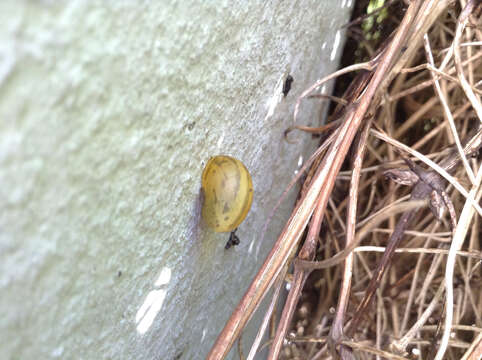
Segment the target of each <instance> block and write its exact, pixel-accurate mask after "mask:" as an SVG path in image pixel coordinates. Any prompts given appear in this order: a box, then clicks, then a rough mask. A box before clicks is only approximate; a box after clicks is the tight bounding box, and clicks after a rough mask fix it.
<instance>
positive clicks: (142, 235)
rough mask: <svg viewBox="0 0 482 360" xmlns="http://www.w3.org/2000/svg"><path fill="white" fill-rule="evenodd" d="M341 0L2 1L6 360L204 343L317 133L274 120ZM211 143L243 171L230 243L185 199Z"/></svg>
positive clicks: (131, 355) (242, 285)
mask: <svg viewBox="0 0 482 360" xmlns="http://www.w3.org/2000/svg"><path fill="white" fill-rule="evenodd" d="M351 3H352V1H351V0H346V1H345V0H343V1H338V0H335V1H319V0H311V1H310V0H299V1H282V0H278V1H270V2H265V1H251V2H247V1H241V0H239V1H209V2H195V1H157V2H155V1H143V2H140V1H93V0H92V1H85V0H76V1H74V0H72V1H47V0H45V1H2V2H0V358H1V359H6V360H10V359H12V360H13V359H22V360H24V359H49V358H61V359H154V358H157V359H202V358H203V357H204V356H205V355H206V353H207V351H208V350H209V348H210V346H211V345H212V343H213V341H214V339H215V337H216V335H217V333H218V332H219V331H220V330H221V328H222V326H223V325H224V322H225V321H226V319H227V318H228V316H229V314H230V312H231V311H232V309H233V307H234V305H235V304H236V303H237V302H238V300H239V298H240V297H241V296H242V294H243V292H244V290H245V289H246V286H247V284H248V283H249V281H250V279H251V277H252V276H253V274H254V273H255V272H256V271H257V269H258V267H259V265H260V264H261V262H262V260H263V259H264V256H265V255H266V254H267V252H268V250H269V248H270V246H271V244H272V242H273V240H274V239H275V238H276V236H277V234H278V232H279V231H280V226H281V224H282V221H283V220H285V219H286V217H287V214H288V209H289V207H290V206H291V205H292V203H293V199H294V198H293V195H294V194H292V196H291V198H290V199H289V200H288V201H287V202H286V203H285V205H284V207H283V209H282V211H280V212H279V213H278V215H277V216H276V217H275V219H274V221H273V224H272V226H271V227H270V231H269V233H268V235H267V236H266V239H265V240H264V242H263V243H260V242H259V241H257V240H259V235H260V229H261V228H262V226H263V224H264V222H265V221H266V218H267V214H268V213H269V211H270V210H271V209H272V207H273V205H274V203H275V202H276V200H277V199H278V198H279V196H280V194H281V193H282V191H283V189H284V188H285V186H286V184H287V183H288V182H289V180H290V179H291V178H292V176H293V174H294V171H295V170H296V168H297V163H298V159H299V157H300V155H304V156H306V154H308V153H309V150H310V149H313V146H314V145H315V143H316V140H312V139H311V137H310V136H309V135H305V134H300V133H298V134H294V137H293V138H295V139H297V140H298V141H297V143H295V144H288V143H287V142H285V141H284V140H283V132H284V130H285V129H286V128H287V127H288V126H289V125H290V124H291V123H292V118H291V114H292V110H293V104H294V100H295V98H296V96H297V95H299V94H300V93H301V91H302V90H303V89H304V88H306V87H307V86H308V85H309V84H311V83H312V82H313V81H315V80H316V79H317V78H319V77H321V76H323V75H325V74H327V73H329V72H331V71H333V70H334V69H335V68H336V66H337V62H338V59H339V54H340V51H341V49H342V45H343V44H342V43H343V35H344V34H343V32H342V31H339V30H338V29H339V27H340V25H342V24H343V23H345V22H346V20H347V18H348V16H349V12H350V8H351ZM288 72H290V73H291V74H292V75H293V77H294V79H295V81H294V83H293V88H292V91H291V92H290V94H289V95H288V97H287V98H286V99H283V98H282V97H281V96H280V91H281V88H280V86H281V82H282V79H283V78H284V77H285V76H286V74H287V73H288ZM325 91H326V92H328V91H329V87H328V88H326V89H325ZM319 111H320V107H319V106H318V105H316V104H315V102H310V101H307V102H305V103H304V106H303V108H302V112H301V116H300V122H301V123H303V124H316V122H317V121H318V117H319ZM220 153H223V154H230V155H234V156H237V157H238V158H240V159H241V160H242V161H243V162H244V163H245V164H246V165H247V167H248V168H249V169H250V171H251V173H252V175H253V181H254V186H255V197H254V203H253V207H252V210H251V212H250V213H249V215H248V218H247V220H246V221H245V222H244V223H243V224H242V225H241V227H240V230H239V236H240V238H241V241H242V243H241V245H240V246H238V247H237V248H235V249H230V250H229V251H225V250H224V244H225V242H226V240H227V234H214V233H213V232H211V231H210V230H209V229H206V228H204V226H203V225H202V224H199V223H198V221H199V209H198V205H197V202H196V201H197V198H198V194H199V188H200V176H201V171H202V167H203V164H205V162H206V161H207V159H208V158H209V157H210V156H212V155H216V154H220ZM255 320H256V318H255ZM255 325H256V324H254V325H253V326H252V328H254V327H255ZM251 337H252V333H250V334H247V335H246V337H245V339H246V340H249V339H250V338H251Z"/></svg>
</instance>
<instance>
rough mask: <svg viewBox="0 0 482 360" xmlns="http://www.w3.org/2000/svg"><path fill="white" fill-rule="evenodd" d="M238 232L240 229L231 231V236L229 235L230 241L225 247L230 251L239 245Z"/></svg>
mask: <svg viewBox="0 0 482 360" xmlns="http://www.w3.org/2000/svg"><path fill="white" fill-rule="evenodd" d="M236 230H238V229H234V230H233V231H231V234H229V240H228V242H227V243H226V246H225V247H224V248H225V249H226V250H228V249H229V248H230V247H231V246H236V245H239V238H238V236H237V235H236Z"/></svg>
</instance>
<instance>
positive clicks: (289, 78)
mask: <svg viewBox="0 0 482 360" xmlns="http://www.w3.org/2000/svg"><path fill="white" fill-rule="evenodd" d="M292 82H293V76H291V75H288V76H287V77H286V79H285V83H284V84H283V95H284V97H286V95H288V93H289V92H290V90H291V83H292Z"/></svg>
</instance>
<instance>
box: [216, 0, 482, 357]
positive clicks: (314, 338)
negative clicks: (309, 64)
mask: <svg viewBox="0 0 482 360" xmlns="http://www.w3.org/2000/svg"><path fill="white" fill-rule="evenodd" d="M389 3H390V4H393V3H396V2H395V1H390V2H389ZM403 3H404V4H407V8H406V9H404V10H405V11H404V14H403V18H402V19H401V21H400V22H399V23H397V22H398V21H399V20H397V18H396V17H395V16H392V17H390V19H391V21H392V22H393V23H394V25H396V26H395V28H396V29H395V30H394V31H393V33H392V34H391V35H390V36H387V37H386V39H385V41H384V42H382V43H381V44H380V45H379V46H378V49H379V50H378V51H375V50H372V48H373V47H372V46H370V44H368V43H364V42H363V41H362V43H363V44H364V45H365V48H366V49H367V50H368V53H369V55H370V60H369V61H367V62H363V63H359V64H355V65H351V66H349V67H346V68H344V69H342V70H340V71H339V72H337V73H335V74H332V75H330V76H328V77H326V78H323V79H320V80H319V81H317V82H316V83H315V84H313V86H311V87H310V88H309V89H307V90H306V91H305V92H304V93H303V94H302V95H301V96H300V98H299V99H298V101H297V104H296V106H295V111H294V116H295V119H296V116H297V114H298V110H299V108H300V106H302V102H303V101H320V99H324V97H323V96H318V94H317V93H316V91H317V89H318V88H319V87H320V86H321V85H322V84H323V83H324V82H326V81H328V80H330V79H333V78H336V77H338V76H340V75H342V74H344V73H348V72H352V71H357V76H355V77H354V79H353V80H352V82H351V83H350V85H349V86H348V87H347V89H346V91H345V92H344V94H343V96H341V97H342V100H338V101H337V102H338V105H337V106H336V107H335V108H334V109H333V111H332V113H331V116H330V120H331V122H332V124H333V125H329V126H324V127H322V128H319V129H311V130H310V131H322V136H323V137H324V142H322V145H321V146H320V148H319V149H318V151H317V152H316V153H315V155H314V156H312V158H311V159H310V160H309V161H308V163H307V164H305V166H306V168H307V169H308V166H311V167H310V168H309V170H307V176H306V180H305V182H304V185H303V187H302V190H301V193H300V200H299V201H298V203H297V205H296V206H295V209H294V210H293V214H292V216H291V217H290V219H289V220H288V222H287V225H286V227H285V229H284V230H283V231H282V233H281V235H280V237H279V239H278V241H277V242H276V244H275V245H274V248H273V250H272V251H271V253H270V254H269V255H268V258H267V259H266V261H265V263H264V265H263V266H262V268H261V269H260V271H259V272H258V274H257V275H256V277H255V279H254V280H253V282H252V284H251V285H250V287H249V289H248V290H247V292H246V294H245V296H244V297H243V299H242V300H241V302H240V304H239V305H238V307H237V308H236V310H235V311H234V312H233V314H232V316H231V318H230V320H229V321H228V323H227V324H226V327H225V328H224V329H223V331H222V332H221V334H220V335H219V337H218V340H217V342H216V343H215V345H214V346H213V348H212V350H211V352H210V354H209V355H208V359H210V360H214V359H223V358H224V357H225V356H226V354H227V353H228V352H229V349H230V348H231V346H232V345H233V343H234V342H235V340H236V339H237V338H238V337H239V336H240V334H241V332H242V329H243V328H244V326H245V324H246V322H247V321H248V320H249V318H250V317H251V315H252V313H253V312H254V311H255V310H256V308H257V307H258V305H259V303H260V301H261V300H262V299H263V297H265V296H266V295H267V294H268V293H269V290H270V289H271V288H273V287H274V295H273V294H271V301H270V305H269V308H268V311H267V313H266V314H265V318H264V321H263V324H262V325H261V327H260V330H259V333H258V337H257V338H256V340H255V342H254V344H253V346H252V347H251V351H250V352H249V353H248V354H247V359H253V358H254V357H255V355H256V353H257V351H258V350H259V348H260V347H263V346H269V348H270V353H269V355H268V359H313V360H314V359H333V358H341V359H344V360H346V359H373V358H377V359H381V358H386V359H412V358H414V359H417V358H418V359H436V360H440V359H442V358H445V359H465V360H475V359H480V358H481V357H482V335H481V334H482V295H481V290H480V288H481V285H482V266H481V263H482V253H481V226H480V221H481V220H480V216H481V214H482V209H481V207H480V198H481V196H482V167H481V165H482V163H481V160H480V156H478V153H479V150H480V147H481V144H482V126H481V124H482V104H481V102H480V94H481V92H482V90H481V85H482V66H481V65H480V64H481V62H482V49H481V48H480V45H482V31H481V22H480V11H481V6H479V5H480V1H475V0H469V1H465V0H460V2H459V3H455V2H451V1H449V0H438V1H433V0H412V1H404V2H403ZM355 33H356V32H355ZM359 33H360V32H358V34H359ZM334 99H335V98H330V100H334ZM300 129H301V130H307V129H306V128H303V127H301V128H300ZM342 165H343V167H342ZM406 185H408V186H406ZM427 204H429V205H430V206H427ZM444 210H445V211H444ZM305 229H307V232H306V236H305V237H304V238H303V239H302V238H301V235H302V234H303V233H304V230H305ZM286 282H289V283H290V291H289V294H288V298H287V300H286V302H285V304H284V305H283V312H282V315H281V317H280V318H278V316H276V313H277V312H276V310H275V309H276V307H277V306H281V305H279V304H278V300H279V294H280V293H281V291H282V289H283V288H284V287H285V284H286ZM269 325H271V326H270V329H272V331H270V334H269V341H268V342H265V344H264V345H263V344H262V339H263V334H264V333H265V331H266V329H267V328H268V326H269ZM241 348H242V347H241V346H239V347H238V353H239V357H240V358H241V359H243V360H244V359H245V358H246V357H245V354H243V353H242V351H241Z"/></svg>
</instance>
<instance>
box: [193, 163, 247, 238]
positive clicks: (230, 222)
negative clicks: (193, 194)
mask: <svg viewBox="0 0 482 360" xmlns="http://www.w3.org/2000/svg"><path fill="white" fill-rule="evenodd" d="M201 185H202V191H203V194H204V202H203V206H202V210H201V215H202V217H203V219H204V221H205V223H206V224H207V226H208V227H210V228H211V229H213V230H214V231H215V232H234V231H235V230H236V228H237V227H238V226H239V224H241V223H242V222H243V220H244V219H245V218H246V215H248V212H249V209H250V208H251V203H252V202H253V181H252V180H251V175H250V174H249V171H248V169H247V168H246V166H244V164H243V163H242V162H241V161H239V160H238V159H235V158H233V157H231V156H226V155H218V156H214V157H212V158H210V159H209V161H208V162H207V164H206V166H205V167H204V170H203V174H202V182H201Z"/></svg>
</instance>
